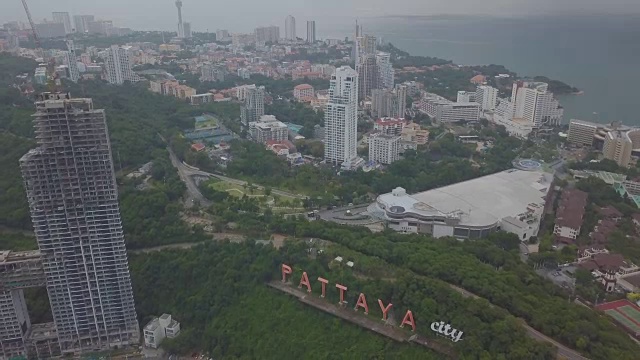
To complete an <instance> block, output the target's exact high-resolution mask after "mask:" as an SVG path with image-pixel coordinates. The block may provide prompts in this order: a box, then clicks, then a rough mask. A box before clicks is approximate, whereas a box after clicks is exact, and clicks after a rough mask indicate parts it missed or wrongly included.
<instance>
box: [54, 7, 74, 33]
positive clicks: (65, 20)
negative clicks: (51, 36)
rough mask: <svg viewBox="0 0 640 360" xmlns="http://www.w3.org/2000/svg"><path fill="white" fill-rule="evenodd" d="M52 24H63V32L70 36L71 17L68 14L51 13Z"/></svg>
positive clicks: (71, 29) (71, 30)
mask: <svg viewBox="0 0 640 360" xmlns="http://www.w3.org/2000/svg"><path fill="white" fill-rule="evenodd" d="M51 15H52V18H53V22H55V23H61V24H64V32H65V33H67V34H71V33H72V32H73V27H72V26H71V17H69V13H68V12H53V13H51Z"/></svg>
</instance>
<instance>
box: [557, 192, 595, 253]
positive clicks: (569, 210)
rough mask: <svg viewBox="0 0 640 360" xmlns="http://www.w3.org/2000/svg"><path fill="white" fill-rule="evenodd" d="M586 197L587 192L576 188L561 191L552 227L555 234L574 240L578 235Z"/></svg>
mask: <svg viewBox="0 0 640 360" xmlns="http://www.w3.org/2000/svg"><path fill="white" fill-rule="evenodd" d="M587 197H588V195H587V193H585V192H584V191H581V190H578V189H568V190H565V191H563V192H562V197H561V199H560V205H559V206H558V210H557V211H556V221H555V225H554V228H553V233H554V234H555V235H556V236H560V237H563V238H567V239H572V240H575V239H576V238H577V237H578V235H580V229H581V228H582V222H583V216H584V211H585V207H586V206H587Z"/></svg>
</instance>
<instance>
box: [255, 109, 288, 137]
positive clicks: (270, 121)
mask: <svg viewBox="0 0 640 360" xmlns="http://www.w3.org/2000/svg"><path fill="white" fill-rule="evenodd" d="M249 133H250V134H251V137H252V138H253V140H254V141H255V142H258V143H262V144H266V143H267V141H269V140H275V141H283V140H288V137H289V128H288V127H287V125H286V124H285V123H283V122H281V121H278V119H276V117H275V116H273V115H262V116H261V117H260V120H259V121H253V122H250V123H249Z"/></svg>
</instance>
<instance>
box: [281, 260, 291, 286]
mask: <svg viewBox="0 0 640 360" xmlns="http://www.w3.org/2000/svg"><path fill="white" fill-rule="evenodd" d="M291 272H292V271H291V266H289V265H287V264H282V282H287V275H290V274H291Z"/></svg>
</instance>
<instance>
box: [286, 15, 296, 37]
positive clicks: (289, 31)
mask: <svg viewBox="0 0 640 360" xmlns="http://www.w3.org/2000/svg"><path fill="white" fill-rule="evenodd" d="M284 37H285V39H287V40H291V41H293V40H296V18H294V17H293V16H291V15H289V16H287V18H286V19H284Z"/></svg>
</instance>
